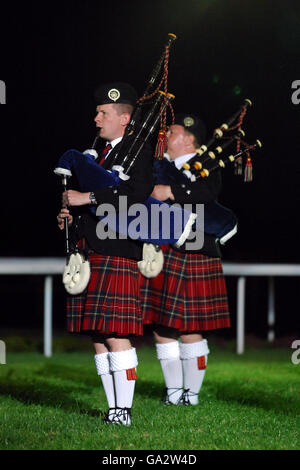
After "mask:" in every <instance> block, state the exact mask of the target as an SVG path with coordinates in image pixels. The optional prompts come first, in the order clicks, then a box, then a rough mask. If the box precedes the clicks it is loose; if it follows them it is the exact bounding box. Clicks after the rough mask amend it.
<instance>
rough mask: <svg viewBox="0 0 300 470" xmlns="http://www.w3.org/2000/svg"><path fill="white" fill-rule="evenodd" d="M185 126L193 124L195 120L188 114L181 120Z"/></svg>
mask: <svg viewBox="0 0 300 470" xmlns="http://www.w3.org/2000/svg"><path fill="white" fill-rule="evenodd" d="M183 122H184V125H185V127H191V126H193V125H194V123H195V121H194V119H193V118H192V117H190V116H188V117H186V118H184V120H183Z"/></svg>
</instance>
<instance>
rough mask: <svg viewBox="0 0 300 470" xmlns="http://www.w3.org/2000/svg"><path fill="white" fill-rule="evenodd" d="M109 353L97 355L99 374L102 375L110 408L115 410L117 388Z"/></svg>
mask: <svg viewBox="0 0 300 470" xmlns="http://www.w3.org/2000/svg"><path fill="white" fill-rule="evenodd" d="M108 354H109V353H108V352H105V353H101V354H95V363H96V369H97V374H98V375H100V377H101V381H102V384H103V388H104V391H105V395H106V399H107V403H108V407H109V408H115V406H116V404H115V388H114V380H113V375H112V373H111V371H110V365H109V360H108Z"/></svg>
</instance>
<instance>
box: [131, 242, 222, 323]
mask: <svg viewBox="0 0 300 470" xmlns="http://www.w3.org/2000/svg"><path fill="white" fill-rule="evenodd" d="M140 279H141V296H142V303H143V318H144V324H149V323H156V324H159V325H164V326H167V327H170V328H176V329H178V330H179V331H181V332H193V331H201V330H215V329H218V328H227V327H230V318H229V310H228V301H227V291H226V284H225V279H224V275H223V270H222V264H221V261H220V259H219V258H210V257H208V256H204V255H202V254H190V253H179V252H178V251H175V250H174V249H173V248H172V247H170V246H167V247H164V268H163V271H162V272H161V273H160V274H159V275H158V276H157V277H155V278H152V279H146V278H145V277H144V276H140Z"/></svg>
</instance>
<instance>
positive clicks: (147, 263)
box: [138, 243, 164, 278]
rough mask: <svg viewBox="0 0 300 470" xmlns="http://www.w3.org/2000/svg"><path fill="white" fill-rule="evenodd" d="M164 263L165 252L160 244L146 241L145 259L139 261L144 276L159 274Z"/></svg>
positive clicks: (149, 276)
mask: <svg viewBox="0 0 300 470" xmlns="http://www.w3.org/2000/svg"><path fill="white" fill-rule="evenodd" d="M163 265H164V254H163V252H162V249H161V248H160V246H159V245H153V244H152V243H144V245H143V259H142V260H141V261H138V268H139V270H140V272H141V273H142V274H143V276H145V277H148V278H151V277H155V276H157V275H158V274H159V273H160V272H161V270H162V268H163Z"/></svg>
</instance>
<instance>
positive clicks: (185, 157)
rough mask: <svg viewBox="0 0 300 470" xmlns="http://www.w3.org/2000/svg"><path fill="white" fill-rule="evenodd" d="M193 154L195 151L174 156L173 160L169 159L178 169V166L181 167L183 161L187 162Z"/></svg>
mask: <svg viewBox="0 0 300 470" xmlns="http://www.w3.org/2000/svg"><path fill="white" fill-rule="evenodd" d="M195 154H196V152H194V153H187V154H185V155H180V157H177V158H175V160H170V161H173V162H174V163H175V166H176V168H177V169H178V170H180V168H182V165H183V164H184V163H185V162H188V161H189V160H190V159H191V158H192V157H193V156H194V155H195Z"/></svg>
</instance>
